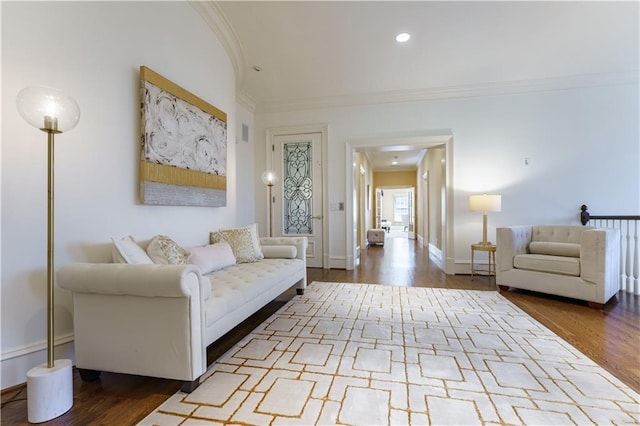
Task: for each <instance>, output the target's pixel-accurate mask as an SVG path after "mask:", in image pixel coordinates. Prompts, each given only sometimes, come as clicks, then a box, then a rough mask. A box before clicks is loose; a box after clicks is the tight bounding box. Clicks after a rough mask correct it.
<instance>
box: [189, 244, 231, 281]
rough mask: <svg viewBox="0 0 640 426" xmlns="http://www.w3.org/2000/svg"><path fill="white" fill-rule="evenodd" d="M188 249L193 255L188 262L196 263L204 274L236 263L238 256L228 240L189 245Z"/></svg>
mask: <svg viewBox="0 0 640 426" xmlns="http://www.w3.org/2000/svg"><path fill="white" fill-rule="evenodd" d="M187 250H188V251H189V253H191V255H190V256H189V258H188V259H187V262H186V263H191V264H193V265H196V266H197V267H198V268H199V269H200V272H201V273H202V274H208V273H211V272H213V271H217V270H218V269H222V268H226V267H227V266H231V265H235V264H236V257H235V256H234V255H233V251H232V250H231V246H229V244H228V243H226V242H221V243H215V244H210V245H208V246H203V247H188V248H187Z"/></svg>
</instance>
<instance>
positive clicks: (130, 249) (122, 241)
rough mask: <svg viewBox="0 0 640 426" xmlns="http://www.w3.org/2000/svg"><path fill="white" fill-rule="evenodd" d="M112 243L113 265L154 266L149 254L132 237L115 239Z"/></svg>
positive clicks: (112, 239)
mask: <svg viewBox="0 0 640 426" xmlns="http://www.w3.org/2000/svg"><path fill="white" fill-rule="evenodd" d="M111 241H113V249H112V251H111V257H112V259H113V263H129V264H135V265H143V264H153V260H151V258H150V257H149V255H148V254H147V252H145V251H144V250H143V249H142V247H140V246H139V245H138V243H136V242H135V240H134V239H133V237H132V236H131V235H127V236H124V237H113V238H111Z"/></svg>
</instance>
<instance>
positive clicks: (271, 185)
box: [267, 184, 273, 237]
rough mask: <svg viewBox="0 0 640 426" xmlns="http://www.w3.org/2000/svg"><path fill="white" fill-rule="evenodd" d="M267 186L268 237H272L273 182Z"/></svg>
mask: <svg viewBox="0 0 640 426" xmlns="http://www.w3.org/2000/svg"><path fill="white" fill-rule="evenodd" d="M267 186H268V187H269V237H273V199H272V198H271V190H272V188H273V184H269V185H267Z"/></svg>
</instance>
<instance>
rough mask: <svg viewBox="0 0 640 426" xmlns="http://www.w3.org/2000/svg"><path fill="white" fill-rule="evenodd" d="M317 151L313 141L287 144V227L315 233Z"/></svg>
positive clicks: (295, 232)
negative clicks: (315, 151)
mask: <svg viewBox="0 0 640 426" xmlns="http://www.w3.org/2000/svg"><path fill="white" fill-rule="evenodd" d="M312 161H313V153H312V149H311V142H294V143H285V144H284V146H283V202H284V206H283V207H284V211H283V220H284V223H283V225H284V226H283V231H284V234H285V235H308V234H313V174H312V165H313V162H312Z"/></svg>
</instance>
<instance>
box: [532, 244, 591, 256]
mask: <svg viewBox="0 0 640 426" xmlns="http://www.w3.org/2000/svg"><path fill="white" fill-rule="evenodd" d="M529 252H530V253H532V254H548V255H550V256H567V257H580V244H573V243H554V242H550V241H531V242H530V243H529Z"/></svg>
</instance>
